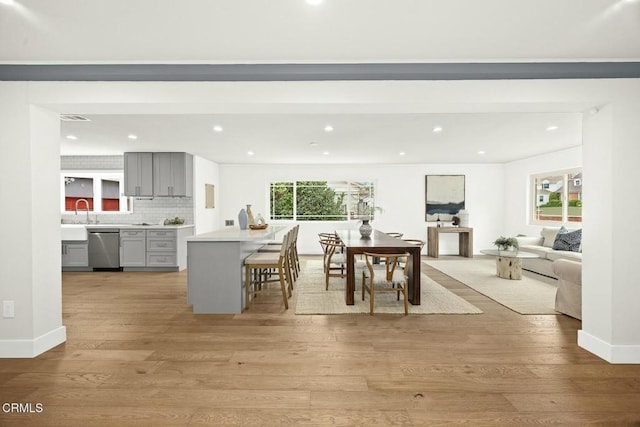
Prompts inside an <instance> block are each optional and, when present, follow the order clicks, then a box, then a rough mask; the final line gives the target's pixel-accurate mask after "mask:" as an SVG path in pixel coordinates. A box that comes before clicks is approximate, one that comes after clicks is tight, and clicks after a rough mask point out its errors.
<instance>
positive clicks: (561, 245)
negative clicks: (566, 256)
mask: <svg viewBox="0 0 640 427" xmlns="http://www.w3.org/2000/svg"><path fill="white" fill-rule="evenodd" d="M581 241H582V229H580V230H576V231H570V232H568V233H558V235H557V236H556V240H555V242H553V249H555V250H557V251H571V252H580V243H581Z"/></svg>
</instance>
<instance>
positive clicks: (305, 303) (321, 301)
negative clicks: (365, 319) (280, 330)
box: [295, 260, 482, 314]
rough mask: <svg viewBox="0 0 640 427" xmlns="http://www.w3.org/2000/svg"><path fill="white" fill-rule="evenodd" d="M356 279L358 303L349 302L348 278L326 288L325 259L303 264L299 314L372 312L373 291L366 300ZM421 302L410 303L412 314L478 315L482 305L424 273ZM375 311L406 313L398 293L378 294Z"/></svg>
mask: <svg viewBox="0 0 640 427" xmlns="http://www.w3.org/2000/svg"><path fill="white" fill-rule="evenodd" d="M359 282H360V281H359V280H356V293H355V303H354V305H346V304H345V286H346V283H345V279H341V278H337V277H336V278H333V277H332V278H330V279H329V290H328V291H327V290H325V276H324V272H323V271H322V261H320V260H309V261H307V262H305V265H304V266H303V267H302V272H301V273H300V277H299V278H298V281H297V282H296V284H295V287H296V292H297V294H298V296H297V298H298V302H297V304H296V314H349V313H369V294H367V295H366V296H365V300H364V301H362V288H361V284H360V283H359ZM420 290H421V291H422V294H421V297H420V302H421V304H420V305H411V303H409V314H478V313H482V310H480V309H479V308H478V307H476V306H474V305H473V304H471V303H469V302H467V301H465V300H464V299H463V298H460V297H459V296H457V295H455V294H454V293H452V292H451V291H449V290H447V289H445V288H444V287H442V286H441V285H439V284H438V283H436V282H434V281H433V280H432V279H430V278H428V277H427V276H425V275H424V274H423V275H422V281H421V284H420ZM374 313H393V314H404V305H403V303H402V300H400V301H397V300H396V294H395V293H394V292H381V293H379V294H376V299H375V308H374Z"/></svg>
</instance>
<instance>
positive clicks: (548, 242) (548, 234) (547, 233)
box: [540, 225, 568, 248]
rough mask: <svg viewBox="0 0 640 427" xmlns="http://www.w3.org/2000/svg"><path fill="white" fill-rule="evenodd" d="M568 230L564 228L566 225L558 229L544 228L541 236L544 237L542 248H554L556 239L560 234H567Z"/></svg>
mask: <svg viewBox="0 0 640 427" xmlns="http://www.w3.org/2000/svg"><path fill="white" fill-rule="evenodd" d="M567 231H568V230H567V229H566V228H564V225H563V226H562V227H560V228H556V227H544V228H543V229H542V230H541V231H540V235H541V236H542V237H543V240H542V246H544V247H547V248H553V245H554V243H555V241H556V237H557V236H558V234H560V233H566V232H567Z"/></svg>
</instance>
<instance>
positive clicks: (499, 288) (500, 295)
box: [426, 257, 557, 314]
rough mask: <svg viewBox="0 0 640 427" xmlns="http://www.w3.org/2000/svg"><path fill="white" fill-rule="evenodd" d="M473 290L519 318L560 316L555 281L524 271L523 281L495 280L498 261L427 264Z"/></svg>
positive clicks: (472, 260) (476, 259)
mask: <svg viewBox="0 0 640 427" xmlns="http://www.w3.org/2000/svg"><path fill="white" fill-rule="evenodd" d="M426 263H427V264H429V265H430V266H432V267H434V268H436V269H438V270H440V271H442V272H443V273H444V274H446V275H447V276H450V277H452V278H454V279H456V280H458V281H459V282H462V283H464V284H465V285H467V286H468V287H470V288H471V289H474V290H476V291H478V292H480V293H481V294H483V295H485V296H487V297H489V298H491V299H492V300H494V301H496V302H497V303H499V304H502V305H504V306H505V307H507V308H509V309H511V310H513V311H515V312H517V313H520V314H557V312H556V311H555V310H554V306H555V298H556V290H557V285H556V284H555V283H556V280H554V279H551V278H548V277H545V276H541V275H539V274H535V273H529V272H527V271H523V276H522V280H509V279H502V278H500V277H498V276H496V261H495V258H493V257H491V258H473V259H467V258H465V259H455V260H435V259H429V260H427V261H426Z"/></svg>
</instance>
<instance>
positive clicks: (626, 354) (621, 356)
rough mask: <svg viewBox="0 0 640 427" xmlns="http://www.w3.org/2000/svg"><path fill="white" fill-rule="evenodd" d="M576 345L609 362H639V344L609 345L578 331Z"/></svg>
mask: <svg viewBox="0 0 640 427" xmlns="http://www.w3.org/2000/svg"><path fill="white" fill-rule="evenodd" d="M578 345H579V346H580V347H582V348H584V349H585V350H587V351H589V352H590V353H593V354H595V355H596V356H598V357H600V358H601V359H604V360H606V361H607V362H609V363H616V364H617V363H630V364H640V345H611V344H609V343H608V342H606V341H603V340H601V339H600V338H597V337H594V336H593V335H591V334H588V333H586V332H585V331H582V330H580V331H578Z"/></svg>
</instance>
